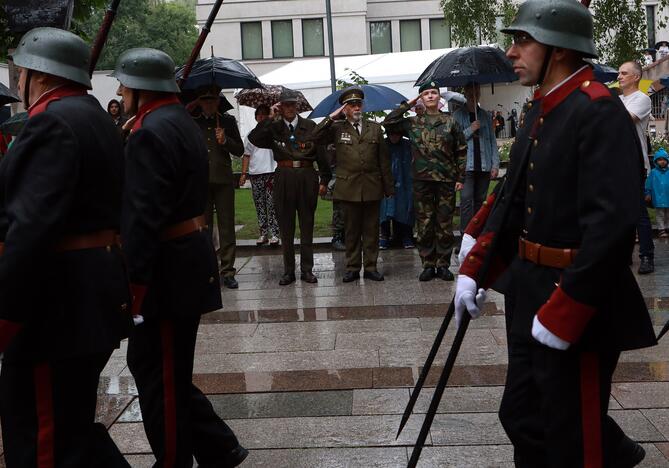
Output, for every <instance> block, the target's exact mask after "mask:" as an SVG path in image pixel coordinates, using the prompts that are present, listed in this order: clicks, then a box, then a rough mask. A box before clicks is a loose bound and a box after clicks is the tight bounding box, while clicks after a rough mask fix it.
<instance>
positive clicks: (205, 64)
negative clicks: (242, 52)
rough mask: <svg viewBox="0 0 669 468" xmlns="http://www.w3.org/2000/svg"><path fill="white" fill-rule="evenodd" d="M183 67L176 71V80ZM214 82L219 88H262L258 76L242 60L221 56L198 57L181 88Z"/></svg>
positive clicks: (179, 76) (194, 87)
mask: <svg viewBox="0 0 669 468" xmlns="http://www.w3.org/2000/svg"><path fill="white" fill-rule="evenodd" d="M183 69H184V67H181V68H179V69H178V70H177V72H176V79H177V81H178V80H179V79H180V78H181V75H182V73H183ZM212 84H215V85H217V86H218V87H219V88H221V89H231V88H262V84H261V83H260V80H258V77H257V76H256V75H255V74H254V73H253V72H252V71H251V70H250V69H249V68H248V67H247V66H246V65H244V64H243V63H242V62H239V61H238V60H232V59H227V58H223V57H209V58H205V59H200V60H197V61H196V62H195V64H193V69H192V70H191V72H190V76H189V77H188V79H187V80H186V82H185V83H184V84H183V85H182V86H181V88H182V89H197V88H200V87H202V86H209V85H212Z"/></svg>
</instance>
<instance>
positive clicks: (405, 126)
mask: <svg viewBox="0 0 669 468" xmlns="http://www.w3.org/2000/svg"><path fill="white" fill-rule="evenodd" d="M410 109H411V107H409V104H408V103H407V102H406V101H404V102H402V104H400V105H399V107H398V108H397V109H395V110H393V111H392V112H390V114H388V115H387V116H386V118H385V120H384V121H383V124H382V125H383V126H384V127H386V128H387V127H388V126H399V127H400V128H401V129H402V131H404V133H406V134H409V131H410V130H411V121H410V120H409V119H408V118H406V117H404V114H406V113H407V112H408V111H409V110H410Z"/></svg>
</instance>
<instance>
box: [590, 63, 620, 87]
mask: <svg viewBox="0 0 669 468" xmlns="http://www.w3.org/2000/svg"><path fill="white" fill-rule="evenodd" d="M591 63H592V71H593V73H594V74H595V78H597V81H601V82H602V83H608V82H609V81H615V80H617V79H618V70H616V69H615V68H613V67H610V66H608V65H604V64H603V63H596V62H591Z"/></svg>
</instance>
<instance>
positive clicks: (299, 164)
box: [276, 159, 314, 168]
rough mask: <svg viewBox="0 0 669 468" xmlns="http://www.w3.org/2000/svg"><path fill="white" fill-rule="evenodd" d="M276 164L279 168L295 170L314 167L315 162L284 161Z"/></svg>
mask: <svg viewBox="0 0 669 468" xmlns="http://www.w3.org/2000/svg"><path fill="white" fill-rule="evenodd" d="M276 164H277V165H278V166H279V167H293V168H302V167H314V162H313V161H295V160H292V159H282V160H281V161H277V162H276Z"/></svg>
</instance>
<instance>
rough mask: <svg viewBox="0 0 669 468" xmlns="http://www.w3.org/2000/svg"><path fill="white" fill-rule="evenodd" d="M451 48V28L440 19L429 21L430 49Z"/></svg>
mask: <svg viewBox="0 0 669 468" xmlns="http://www.w3.org/2000/svg"><path fill="white" fill-rule="evenodd" d="M449 47H451V28H450V26H449V25H447V24H446V23H444V20H443V19H441V18H433V19H431V20H430V49H447V48H449Z"/></svg>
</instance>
